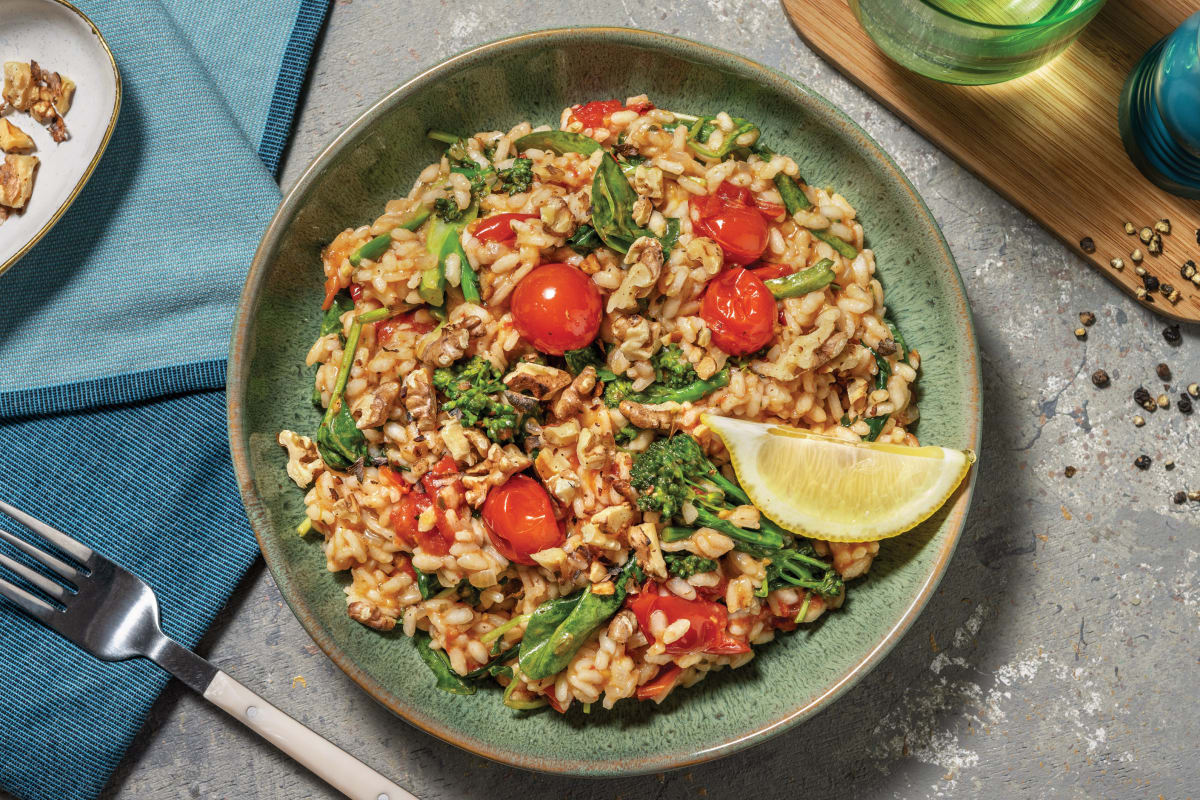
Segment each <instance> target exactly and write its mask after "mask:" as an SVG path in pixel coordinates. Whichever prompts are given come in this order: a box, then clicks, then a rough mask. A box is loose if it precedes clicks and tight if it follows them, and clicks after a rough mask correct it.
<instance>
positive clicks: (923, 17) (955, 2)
mask: <svg viewBox="0 0 1200 800" xmlns="http://www.w3.org/2000/svg"><path fill="white" fill-rule="evenodd" d="M1103 5H1104V0H850V7H851V8H852V9H853V10H854V15H855V16H856V17H857V18H858V21H859V24H861V25H862V26H863V28H864V29H865V30H866V32H867V33H868V34H869V35H870V37H871V38H872V39H874V40H875V43H876V44H877V45H879V47H880V49H881V50H883V52H885V53H887V54H888V56H889V57H890V58H891V59H892V60H893V61H895V62H896V63H898V64H900V65H901V66H904V67H907V68H908V69H910V70H912V71H913V72H916V73H918V74H921V75H925V76H926V77H929V78H933V79H934V80H939V81H944V82H946V83H961V84H969V85H978V84H985V83H1000V82H1002V81H1007V80H1011V79H1012V78H1017V77H1020V76H1021V75H1024V74H1026V73H1028V72H1032V71H1033V70H1035V69H1037V68H1038V67H1040V66H1042V65H1043V64H1045V63H1046V62H1048V61H1050V60H1052V59H1053V58H1054V57H1055V56H1057V55H1058V54H1059V53H1061V52H1062V51H1063V50H1065V49H1067V47H1068V46H1069V45H1070V44H1071V42H1073V41H1075V37H1077V36H1078V35H1079V33H1080V31H1082V30H1083V28H1084V26H1085V25H1087V24H1088V23H1089V22H1091V21H1092V18H1093V17H1095V16H1096V14H1097V13H1098V12H1099V11H1100V8H1101V6H1103Z"/></svg>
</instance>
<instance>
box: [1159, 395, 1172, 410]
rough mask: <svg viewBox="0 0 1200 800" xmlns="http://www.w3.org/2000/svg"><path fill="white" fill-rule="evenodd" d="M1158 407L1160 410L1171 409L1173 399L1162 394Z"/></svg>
mask: <svg viewBox="0 0 1200 800" xmlns="http://www.w3.org/2000/svg"><path fill="white" fill-rule="evenodd" d="M1158 407H1159V408H1170V407H1171V398H1169V397H1167V396H1166V395H1165V394H1160V395H1159V396H1158Z"/></svg>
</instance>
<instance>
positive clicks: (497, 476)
mask: <svg viewBox="0 0 1200 800" xmlns="http://www.w3.org/2000/svg"><path fill="white" fill-rule="evenodd" d="M531 463H532V462H531V461H530V460H529V457H528V456H527V455H525V454H524V453H522V452H521V450H520V448H518V447H517V446H516V445H514V444H506V445H504V446H503V447H501V446H500V445H498V444H493V445H492V448H491V449H490V450H488V454H487V458H486V459H484V460H483V461H482V462H480V463H479V464H476V465H475V466H473V467H471V468H470V469H468V470H467V472H466V474H465V475H463V479H462V482H463V487H464V488H465V489H466V491H467V502H468V503H470V504H471V506H472V507H474V508H479V506H481V505H483V501H484V499H486V498H487V493H488V492H489V491H490V490H491V489H492V487H494V486H499V485H500V484H502V483H504V482H505V481H507V480H508V479H509V478H511V477H512V476H513V475H515V474H516V473H518V472H520V471H521V470H523V469H526V468H528V467H529V465H530V464H531Z"/></svg>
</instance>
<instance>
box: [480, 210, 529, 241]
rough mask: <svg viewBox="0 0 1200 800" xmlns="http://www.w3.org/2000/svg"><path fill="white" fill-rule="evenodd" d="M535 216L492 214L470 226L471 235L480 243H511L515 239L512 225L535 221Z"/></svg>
mask: <svg viewBox="0 0 1200 800" xmlns="http://www.w3.org/2000/svg"><path fill="white" fill-rule="evenodd" d="M536 218H537V214H493V215H492V216H490V217H486V218H485V219H481V220H479V221H478V222H474V223H472V224H471V235H472V236H474V237H475V238H476V239H478V240H479V241H481V242H511V241H514V240H515V239H516V238H517V232H516V231H514V230H513V228H512V224H513V223H514V222H518V221H521V220H526V219H536Z"/></svg>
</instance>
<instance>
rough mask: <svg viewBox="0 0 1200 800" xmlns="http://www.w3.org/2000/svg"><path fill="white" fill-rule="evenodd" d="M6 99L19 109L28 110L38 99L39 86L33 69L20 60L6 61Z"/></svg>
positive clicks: (4, 94)
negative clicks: (36, 83) (34, 78)
mask: <svg viewBox="0 0 1200 800" xmlns="http://www.w3.org/2000/svg"><path fill="white" fill-rule="evenodd" d="M2 96H3V97H4V99H5V100H6V101H7V102H8V103H9V105H11V106H12V107H13V108H15V109H16V110H17V111H28V110H29V107H30V106H32V105H33V103H34V101H36V100H37V99H38V91H37V86H35V85H34V81H33V70H32V68H31V67H30V65H29V64H23V63H21V62H20V61H5V62H4V91H3V93H2Z"/></svg>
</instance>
